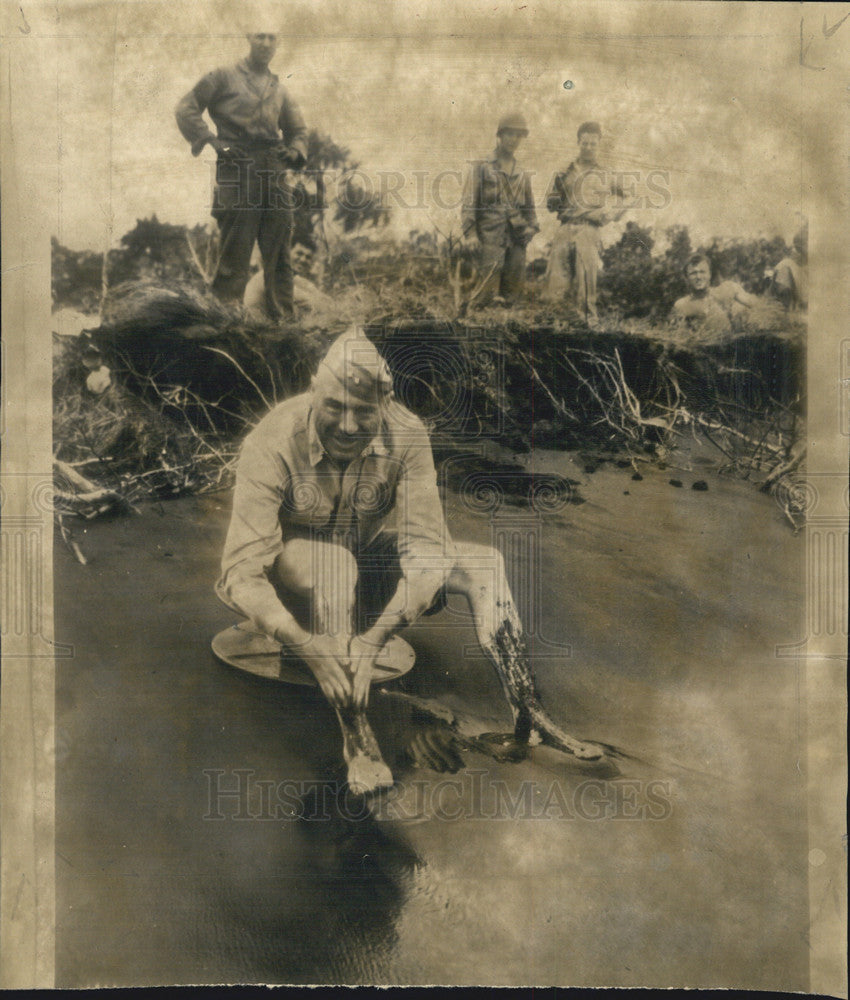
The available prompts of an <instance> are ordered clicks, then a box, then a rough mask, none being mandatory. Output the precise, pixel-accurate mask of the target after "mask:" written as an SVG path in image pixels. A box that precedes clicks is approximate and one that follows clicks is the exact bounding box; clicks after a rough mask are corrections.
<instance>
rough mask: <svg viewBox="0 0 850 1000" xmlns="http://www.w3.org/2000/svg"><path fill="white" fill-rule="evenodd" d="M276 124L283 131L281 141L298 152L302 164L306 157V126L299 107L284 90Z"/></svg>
mask: <svg viewBox="0 0 850 1000" xmlns="http://www.w3.org/2000/svg"><path fill="white" fill-rule="evenodd" d="M278 126H279V127H280V130H281V132H282V133H283V141H284V142H285V143H286V145H287V146H289V148H290V149H292V150H294V151H295V152H297V153H300V155H301V163H302V164H303V163H304V162H305V161H306V159H307V126H306V125H305V124H304V118H303V116H302V114H301V110H300V108H299V107H298V105H297V104H296V103H295V101H293V100H292V98H291V97H290V96H289V94H287V93H286V92H284V95H283V103H282V104H281V106H280V116H279V117H278Z"/></svg>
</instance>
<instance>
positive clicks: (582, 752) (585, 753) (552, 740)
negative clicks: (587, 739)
mask: <svg viewBox="0 0 850 1000" xmlns="http://www.w3.org/2000/svg"><path fill="white" fill-rule="evenodd" d="M535 740H536V742H537V743H545V744H546V746H550V747H553V748H554V749H555V750H561V751H563V752H564V753H568V754H572V756H573V757H577V758H578V759H579V760H599V759H600V758H601V757H602V751H601V750H600V749H599V747H597V746H594V745H593V744H592V743H582V742H581V740H577V739H575V738H574V737H572V736H570V735H569V734H568V733H565V732H564V730H563V729H561V728H560V726H557V725H555V723H554V722H553V721H552V720H551V719H550V718H549V717H548V716H547V715H546V713H545V712H534V713H533V723H532V726H531V732H530V734H529V740H528V741H529V743H532V741H535Z"/></svg>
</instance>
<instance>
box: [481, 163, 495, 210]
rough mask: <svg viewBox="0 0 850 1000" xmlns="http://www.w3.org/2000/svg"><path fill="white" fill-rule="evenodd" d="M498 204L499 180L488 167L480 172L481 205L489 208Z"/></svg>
mask: <svg viewBox="0 0 850 1000" xmlns="http://www.w3.org/2000/svg"><path fill="white" fill-rule="evenodd" d="M498 203H499V178H498V177H497V176H496V174H495V172H494V171H493V170H492V169H491V168H490V167H485V168H484V169H483V170H482V171H481V204H482V206H485V207H491V206H493V205H497V204H498Z"/></svg>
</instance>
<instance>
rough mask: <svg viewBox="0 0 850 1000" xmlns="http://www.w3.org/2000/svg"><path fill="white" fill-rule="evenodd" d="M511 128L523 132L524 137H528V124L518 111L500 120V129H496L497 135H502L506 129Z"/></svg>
mask: <svg viewBox="0 0 850 1000" xmlns="http://www.w3.org/2000/svg"><path fill="white" fill-rule="evenodd" d="M509 128H510V129H515V130H516V131H517V132H521V133H522V135H523V136H526V135H528V122H527V121H526V120H525V118H524V117H523V116H522V115H521V114H520V113H519V112H518V111H513V112H511V113H510V114H508V115H503V116H502V117H501V118H500V119H499V127H498V128H497V129H496V135H501V134H502V132H504V131H505V129H509Z"/></svg>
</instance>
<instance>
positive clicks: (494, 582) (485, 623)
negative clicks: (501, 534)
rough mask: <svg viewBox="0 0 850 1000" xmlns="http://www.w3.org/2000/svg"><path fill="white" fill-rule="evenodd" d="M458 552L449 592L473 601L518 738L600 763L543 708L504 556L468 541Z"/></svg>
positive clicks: (477, 625)
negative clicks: (508, 579)
mask: <svg viewBox="0 0 850 1000" xmlns="http://www.w3.org/2000/svg"><path fill="white" fill-rule="evenodd" d="M457 552H458V559H457V563H456V564H455V568H454V569H453V570H452V573H451V575H450V576H449V579H448V581H447V583H446V589H447V590H448V591H450V592H451V593H456V594H464V595H465V596H466V598H467V599H468V601H469V605H470V608H471V610H472V613H473V615H474V618H475V630H476V634H477V636H478V642H479V643H480V645H481V649H482V650H483V651H484V653H485V654H486V656H487V658H488V659H489V660H490V662H491V663H492V664H493V666H494V667H495V669H496V674H497V675H498V677H499V680H500V681H501V684H502V689H503V690H504V692H505V697H506V698H507V701H508V704H509V705H510V707H511V712H512V713H513V717H514V734H515V736H516V738H517V739H518V740H520V741H522V742H528V743H531V744H534V743H540V742H543V743H546V744H548V745H549V746H552V747H555V748H557V749H558V750H563V751H565V752H567V753H570V754H573V755H574V756H575V757H579V758H581V759H583V760H597V759H598V758H600V757H601V756H602V753H601V751H600V750H599V749H598V748H597V747H595V746H593V745H592V744H587V743H582V742H581V741H580V740H577V739H575V738H574V737H572V736H570V735H569V734H568V733H566V732H564V730H563V729H561V728H560V726H558V725H557V724H556V723H555V722H554V721H553V720H552V719H551V718H550V716H549V714H548V713H547V712H546V710H545V709H544V708H543V705H542V703H541V701H540V695H539V694H538V692H537V686H536V685H535V683H534V675H533V673H532V670H531V664H530V662H529V657H528V648H527V646H526V641H525V634H524V632H523V628H522V622H521V621H520V619H519V614H518V613H517V610H516V605H515V604H514V600H513V597H512V595H511V592H510V588H509V587H508V582H507V577H506V576H505V567H504V561H503V560H502V557H501V554H500V553H499V552H497V551H496V550H495V549H492V548H488V547H487V546H483V545H475V544H473V543H463V542H459V543H457Z"/></svg>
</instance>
